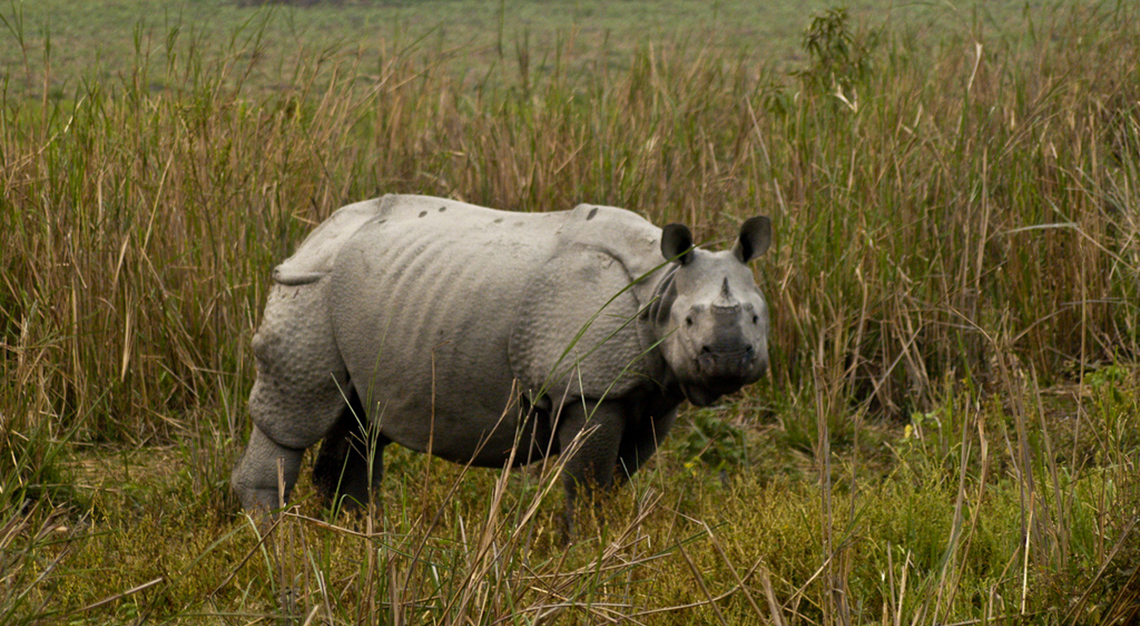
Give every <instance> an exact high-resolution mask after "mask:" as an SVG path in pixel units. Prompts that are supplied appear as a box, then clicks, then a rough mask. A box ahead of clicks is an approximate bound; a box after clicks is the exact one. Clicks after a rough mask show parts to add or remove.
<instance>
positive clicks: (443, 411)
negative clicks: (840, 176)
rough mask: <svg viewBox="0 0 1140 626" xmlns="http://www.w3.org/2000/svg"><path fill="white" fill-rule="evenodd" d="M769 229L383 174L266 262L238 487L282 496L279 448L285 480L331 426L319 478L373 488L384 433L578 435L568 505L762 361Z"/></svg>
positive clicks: (499, 456) (268, 504) (247, 502)
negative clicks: (730, 230)
mask: <svg viewBox="0 0 1140 626" xmlns="http://www.w3.org/2000/svg"><path fill="white" fill-rule="evenodd" d="M770 239H771V223H770V221H769V220H768V218H767V217H762V216H760V217H753V218H751V219H748V220H747V221H745V222H744V223H743V225H742V227H741V229H740V232H739V235H738V237H737V239H736V241H735V244H734V245H733V246H732V248H731V249H730V250H725V251H721V252H711V251H706V250H703V249H701V248H697V247H694V246H693V239H692V235H691V233H690V231H689V229H688V228H687V227H685V226H684V225H680V224H671V225H669V226H666V227H665V228H664V229H660V228H658V227H656V226H654V225H653V224H651V223H650V222H649V221H647V220H645V219H644V218H642V217H640V216H638V215H637V214H635V213H633V212H630V211H627V210H624V209H619V208H614V207H607V206H593V205H580V206H578V207H576V208H574V209H573V210H570V211H561V212H551V213H517V212H506V211H498V210H493V209H487V208H482V207H477V206H473V205H470V204H465V203H462V202H458V201H454V200H446V199H440V198H431V197H425V196H405V195H388V196H384V197H382V198H379V199H376V200H370V201H366V202H360V203H356V204H351V205H348V206H345V207H343V208H341V209H339V210H338V211H336V212H335V213H334V214H333V215H332V216H331V217H329V218H328V220H327V221H325V222H324V223H322V224H321V225H320V226H319V227H317V228H316V229H315V230H314V231H313V232H312V233H311V234H310V235H309V236H308V237H307V238H306V239H305V241H304V242H303V243H302V244H301V246H300V247H299V248H298V250H297V252H296V254H294V255H293V256H292V257H290V258H289V259H287V260H286V261H285V262H283V263H282V264H281V265H279V266H277V267H276V268H275V270H274V273H273V279H274V285H273V286H272V288H271V290H270V293H269V297H268V303H267V305H266V307H265V314H264V319H263V321H262V322H261V325H260V327H259V328H258V330H257V332H256V334H255V335H254V337H253V350H254V355H255V358H256V362H257V379H256V381H255V383H254V386H253V390H252V392H251V393H250V398H249V413H250V416H251V418H252V420H253V432H252V435H251V436H250V440H249V444H248V447H247V448H246V451H245V454H244V455H243V457H242V459H241V461H240V462H239V463H238V465H237V467H236V469H235V470H234V473H233V477H232V484H233V487H234V489H235V490H236V492H237V494H238V496H239V498H240V500H241V503H242V506H243V507H244V509H246V510H247V511H250V512H253V511H256V510H261V511H264V512H268V511H269V510H272V509H276V508H277V507H278V506H279V493H278V491H279V486H278V474H279V469H278V467H279V464H280V466H281V468H282V469H283V479H284V494H283V495H284V496H286V497H287V496H288V494H289V492H290V491H291V490H292V488H293V486H294V484H295V483H296V481H297V478H298V474H299V471H300V467H301V458H302V454H303V453H304V451H305V449H306V448H308V447H310V446H312V445H313V444H315V443H317V442H318V441H321V440H322V439H323V440H324V442H323V444H322V446H321V450H320V452H319V454H318V455H317V460H316V462H315V464H314V469H313V475H314V483H315V485H316V486H317V488H318V492H319V493H321V494H322V495H324V496H325V497H326V498H328V497H333V496H347V497H349V498H351V500H349V501H348V502H351V501H356V502H357V503H359V504H364V505H367V504H368V503H369V502H370V501H371V495H372V491H373V490H374V489H375V488H376V487H377V484H378V483H379V481H380V477H381V473H382V472H381V469H382V451H383V448H384V446H385V445H386V444H388V443H390V442H396V443H399V444H401V445H403V446H406V447H408V448H411V449H414V450H418V451H423V452H428V453H430V454H434V455H437V456H439V457H443V458H445V459H449V460H451V461H455V462H458V463H469V464H471V465H473V466H482V467H502V466H504V465H505V464H507V463H508V462H510V463H513V464H515V465H521V464H526V463H529V462H532V461H536V460H539V459H542V458H544V457H547V456H549V455H554V454H559V453H560V452H563V451H568V453H567V456H568V457H569V458H568V459H566V460H565V465H564V466H563V481H564V488H565V490H566V510H567V512H568V515H570V514H573V512H574V509H575V504H574V502H575V498H576V497H580V496H581V495H582V494H584V493H590V492H591V491H592V490H594V489H598V488H606V487H609V486H611V485H614V484H615V483H620V482H623V481H624V480H625V479H626V478H627V477H628V476H630V475H632V474H633V473H634V472H635V471H636V470H637V469H638V467H640V466H641V465H643V464H644V463H645V462H646V460H647V459H649V458H650V456H651V455H653V453H654V452H655V451H656V449H657V447H658V445H659V443H660V442H661V441H662V439H663V438H664V437H665V435H666V434H667V433H668V432H669V429H670V427H671V425H672V423H673V420H674V417H675V415H676V413H677V409H678V406H679V405H680V404H681V403H682V402H684V401H685V400H686V399H687V400H688V401H689V402H691V403H692V404H694V405H698V406H705V405H708V404H710V403H713V402H715V401H716V400H717V399H718V398H720V397H721V396H723V395H724V394H728V393H732V392H735V391H736V390H738V389H740V388H741V387H743V386H745V385H748V384H750V383H752V382H755V381H756V380H758V379H759V378H760V377H761V376H762V375H763V374H764V373H765V371H766V369H767V367H768V307H767V304H766V303H765V301H764V297H763V296H762V295H761V293H760V290H759V289H758V288H757V286H756V283H755V279H754V277H753V274H752V270H751V269H750V268H749V266H748V262H749V261H751V260H752V259H754V258H756V257H757V256H759V255H761V254H763V253H764V252H765V251H766V250H767V249H768V246H769V242H770ZM364 432H370V433H371V439H372V442H373V445H371V446H366V445H364V444H363V440H364V439H366V437H365V436H364V435H363V433H364ZM576 437H577V438H578V440H577V441H576ZM572 443H573V445H572Z"/></svg>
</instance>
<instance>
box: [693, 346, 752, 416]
mask: <svg viewBox="0 0 1140 626" xmlns="http://www.w3.org/2000/svg"><path fill="white" fill-rule="evenodd" d="M691 365H692V369H691V370H690V373H691V375H690V376H687V377H685V378H687V380H684V381H682V382H681V390H682V391H683V392H684V393H685V397H686V398H688V400H689V402H690V403H692V404H694V405H696V406H709V405H711V404H713V403H714V402H716V401H717V400H719V399H720V398H721V396H725V395H728V394H730V393H735V392H737V391H739V390H740V388H742V387H744V386H746V385H749V384H751V383H754V382H756V381H757V380H759V379H760V378H761V377H762V376H763V375H764V371H765V370H766V369H767V368H766V367H765V365H766V364H762V363H760V358H759V356H758V355H757V353H756V350H755V349H754V348H752V346H747V347H745V348H741V349H740V350H718V351H714V350H708V349H704V350H702V351H701V353H700V354H698V355H697V356H696V357H695V358H693V359H692V361H691Z"/></svg>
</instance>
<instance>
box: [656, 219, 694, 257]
mask: <svg viewBox="0 0 1140 626" xmlns="http://www.w3.org/2000/svg"><path fill="white" fill-rule="evenodd" d="M692 249H693V233H691V232H689V227H688V226H685V225H684V224H669V225H668V226H666V227H665V228H663V229H661V254H663V255H665V258H666V259H668V260H673V259H677V261H678V262H679V263H680V264H681V265H684V264H686V263H688V262H689V261H690V260H692V258H693V257H692V255H690V254H689V251H690V250H692Z"/></svg>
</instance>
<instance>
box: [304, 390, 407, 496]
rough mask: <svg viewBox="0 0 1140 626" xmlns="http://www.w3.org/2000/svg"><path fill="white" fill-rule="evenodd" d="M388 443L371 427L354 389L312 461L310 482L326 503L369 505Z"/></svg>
mask: <svg viewBox="0 0 1140 626" xmlns="http://www.w3.org/2000/svg"><path fill="white" fill-rule="evenodd" d="M390 442H391V440H389V439H388V438H387V437H385V436H384V435H382V434H381V433H380V432H379V430H378V429H375V428H370V427H369V426H368V423H367V419H366V418H365V416H364V405H363V404H361V402H360V397H359V396H357V394H356V392H355V391H353V393H352V395H351V398H350V401H349V404H348V406H346V407H345V408H344V411H342V412H341V415H340V418H339V419H338V420H337V422H336V424H335V425H334V426H333V428H332V430H331V431H329V433H328V434H327V435H325V439H324V441H323V442H321V451H320V453H318V454H317V460H316V462H315V463H314V464H313V484H314V486H316V488H317V492H318V494H320V497H321V500H322V502H323V504H324V505H325V506H334V505H338V504H340V505H343V506H344V507H345V508H346V509H349V510H355V509H358V508H362V507H363V508H366V507H368V506H370V505H371V502H372V493H373V492H374V491H375V490H376V489H378V488H379V486H380V479H381V478H382V477H383V470H384V446H386V445H388V444H389V443H390Z"/></svg>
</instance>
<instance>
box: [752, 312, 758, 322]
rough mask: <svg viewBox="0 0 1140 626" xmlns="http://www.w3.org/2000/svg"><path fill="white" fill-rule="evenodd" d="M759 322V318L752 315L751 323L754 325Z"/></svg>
mask: <svg viewBox="0 0 1140 626" xmlns="http://www.w3.org/2000/svg"><path fill="white" fill-rule="evenodd" d="M759 321H760V316H759V315H755V314H753V316H752V323H753V324H755V323H756V322H759Z"/></svg>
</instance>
